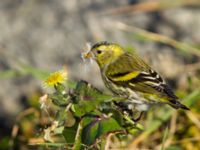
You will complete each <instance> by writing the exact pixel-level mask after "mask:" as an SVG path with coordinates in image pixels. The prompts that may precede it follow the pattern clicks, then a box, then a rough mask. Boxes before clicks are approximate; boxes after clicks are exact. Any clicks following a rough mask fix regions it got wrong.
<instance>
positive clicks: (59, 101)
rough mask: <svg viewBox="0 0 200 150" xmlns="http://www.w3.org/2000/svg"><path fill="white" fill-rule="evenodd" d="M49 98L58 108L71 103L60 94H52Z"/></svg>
mask: <svg viewBox="0 0 200 150" xmlns="http://www.w3.org/2000/svg"><path fill="white" fill-rule="evenodd" d="M49 97H50V98H51V99H52V102H53V103H54V104H55V105H57V106H65V105H67V104H68V103H69V99H68V97H66V96H65V95H63V94H61V93H59V92H55V93H53V94H50V95H49Z"/></svg>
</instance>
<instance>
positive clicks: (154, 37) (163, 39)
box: [115, 22, 200, 57]
mask: <svg viewBox="0 0 200 150" xmlns="http://www.w3.org/2000/svg"><path fill="white" fill-rule="evenodd" d="M115 27H116V28H118V29H120V30H123V31H128V32H133V33H134V34H136V35H137V36H139V37H142V38H144V39H148V40H151V41H155V42H160V43H164V44H167V45H171V46H173V47H174V48H177V49H179V50H181V51H183V52H187V53H191V54H194V55H196V56H199V57H200V50H199V49H197V48H195V47H193V46H191V45H188V44H185V43H182V42H179V41H176V40H174V39H172V38H169V37H167V36H164V35H160V34H157V33H153V32H149V31H146V30H143V29H140V28H137V27H134V26H129V25H127V24H124V23H122V22H116V23H115Z"/></svg>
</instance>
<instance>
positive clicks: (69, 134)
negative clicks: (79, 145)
mask: <svg viewBox="0 0 200 150" xmlns="http://www.w3.org/2000/svg"><path fill="white" fill-rule="evenodd" d="M77 128H78V123H76V124H75V125H74V126H72V127H67V128H65V129H64V131H63V133H62V134H63V136H64V138H65V140H66V142H67V143H74V142H75V136H76V132H77Z"/></svg>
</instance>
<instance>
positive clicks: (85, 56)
mask: <svg viewBox="0 0 200 150" xmlns="http://www.w3.org/2000/svg"><path fill="white" fill-rule="evenodd" d="M92 57H93V55H92V52H91V51H89V52H87V53H85V54H83V58H84V59H90V58H92Z"/></svg>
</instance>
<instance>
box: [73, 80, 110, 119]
mask: <svg viewBox="0 0 200 150" xmlns="http://www.w3.org/2000/svg"><path fill="white" fill-rule="evenodd" d="M111 98H112V96H111V95H106V94H103V93H102V92H100V91H99V90H97V89H96V88H94V87H93V86H91V85H90V84H88V83H87V82H85V81H80V82H79V83H78V84H77V87H76V89H75V92H74V93H73V94H72V99H73V100H72V101H73V102H74V104H73V105H72V110H73V111H74V114H75V116H78V117H81V116H84V115H85V114H87V113H89V112H92V111H94V110H95V109H96V108H99V107H100V105H101V104H102V103H103V102H107V101H109V100H111Z"/></svg>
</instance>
